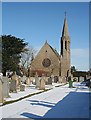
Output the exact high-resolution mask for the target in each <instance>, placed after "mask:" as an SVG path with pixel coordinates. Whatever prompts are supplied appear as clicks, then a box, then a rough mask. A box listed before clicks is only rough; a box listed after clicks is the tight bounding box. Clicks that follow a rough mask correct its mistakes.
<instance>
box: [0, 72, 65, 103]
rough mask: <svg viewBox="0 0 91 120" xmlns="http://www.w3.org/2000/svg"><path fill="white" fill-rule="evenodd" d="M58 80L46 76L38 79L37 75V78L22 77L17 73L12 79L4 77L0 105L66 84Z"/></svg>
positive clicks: (0, 86)
mask: <svg viewBox="0 0 91 120" xmlns="http://www.w3.org/2000/svg"><path fill="white" fill-rule="evenodd" d="M56 79H57V78H56V77H54V78H52V77H45V76H44V75H43V76H42V77H38V74H37V73H36V75H35V77H26V76H22V77H20V76H18V75H17V74H16V73H15V74H13V75H12V76H11V77H10V78H9V77H8V76H6V77H5V76H3V75H2V77H1V79H0V104H1V105H3V104H5V103H6V102H7V101H11V102H12V101H14V100H19V99H21V98H23V97H24V98H25V97H27V96H29V95H33V94H38V93H41V92H44V91H46V90H50V89H53V88H54V87H57V86H61V85H65V84H66V83H64V82H62V81H58V80H56Z"/></svg>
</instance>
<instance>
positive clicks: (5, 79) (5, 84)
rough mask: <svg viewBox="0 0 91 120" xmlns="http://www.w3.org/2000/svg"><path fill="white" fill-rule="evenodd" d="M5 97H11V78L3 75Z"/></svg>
mask: <svg viewBox="0 0 91 120" xmlns="http://www.w3.org/2000/svg"><path fill="white" fill-rule="evenodd" d="M3 97H4V98H7V97H9V79H8V78H7V77H3Z"/></svg>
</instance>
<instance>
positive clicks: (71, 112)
mask: <svg viewBox="0 0 91 120" xmlns="http://www.w3.org/2000/svg"><path fill="white" fill-rule="evenodd" d="M75 86H76V88H68V85H65V86H60V87H56V88H54V89H52V90H49V91H47V92H44V93H41V94H38V95H34V96H32V97H29V98H26V99H23V100H21V101H19V102H16V103H12V104H9V105H5V106H3V107H2V108H1V107H0V109H2V115H3V117H4V118H41V117H42V118H88V117H89V89H88V88H87V87H85V86H80V85H79V83H75Z"/></svg>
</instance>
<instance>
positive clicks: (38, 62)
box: [30, 16, 71, 77]
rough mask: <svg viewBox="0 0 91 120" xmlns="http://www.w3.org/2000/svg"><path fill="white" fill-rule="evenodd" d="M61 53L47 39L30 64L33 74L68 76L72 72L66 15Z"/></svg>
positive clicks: (61, 40) (61, 39)
mask: <svg viewBox="0 0 91 120" xmlns="http://www.w3.org/2000/svg"><path fill="white" fill-rule="evenodd" d="M60 48H61V51H60V54H59V53H58V52H57V51H56V50H55V49H54V48H53V47H51V45H49V43H48V42H47V41H46V42H45V44H44V45H43V47H42V48H41V49H40V51H39V52H38V54H37V55H36V57H35V58H34V59H33V60H32V62H31V65H30V71H31V76H34V75H35V74H36V72H37V74H38V75H39V76H41V75H42V74H44V75H45V76H50V75H53V76H61V77H68V76H69V74H70V67H71V66H70V36H69V33H68V25H67V19H66V16H65V18H64V24H63V30H62V37H61V38H60Z"/></svg>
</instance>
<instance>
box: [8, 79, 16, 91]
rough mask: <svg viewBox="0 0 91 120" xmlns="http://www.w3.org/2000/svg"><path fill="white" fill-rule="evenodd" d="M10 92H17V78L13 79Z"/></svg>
mask: <svg viewBox="0 0 91 120" xmlns="http://www.w3.org/2000/svg"><path fill="white" fill-rule="evenodd" d="M9 90H10V92H17V87H16V80H11V83H10V89H9Z"/></svg>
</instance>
